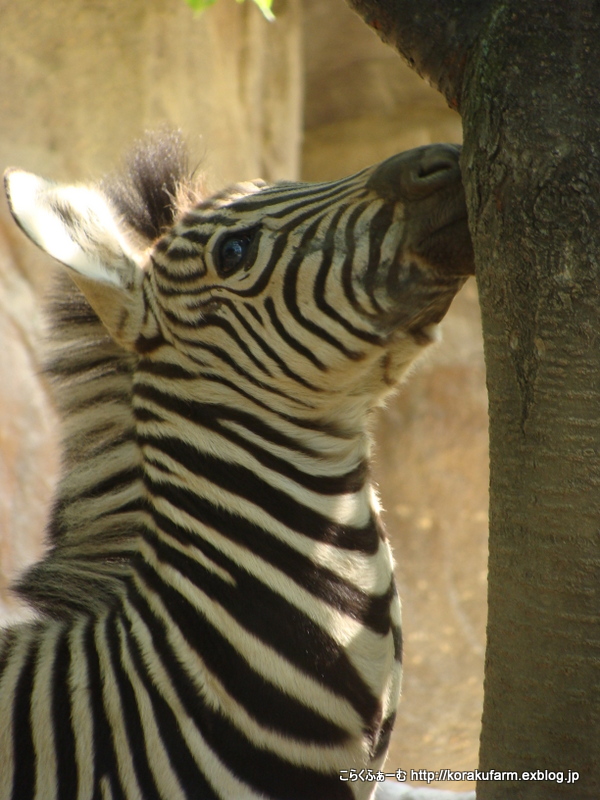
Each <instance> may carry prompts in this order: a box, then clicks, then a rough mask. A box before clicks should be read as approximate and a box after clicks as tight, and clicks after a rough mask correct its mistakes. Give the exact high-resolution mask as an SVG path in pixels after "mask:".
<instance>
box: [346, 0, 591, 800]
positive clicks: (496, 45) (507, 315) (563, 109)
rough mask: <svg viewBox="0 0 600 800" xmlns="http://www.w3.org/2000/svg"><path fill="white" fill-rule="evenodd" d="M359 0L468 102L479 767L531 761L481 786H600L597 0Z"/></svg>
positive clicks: (552, 793) (522, 789) (464, 109)
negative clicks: (484, 482)
mask: <svg viewBox="0 0 600 800" xmlns="http://www.w3.org/2000/svg"><path fill="white" fill-rule="evenodd" d="M350 4H351V5H353V6H354V7H355V8H356V10H358V11H359V13H361V15H362V16H363V17H364V18H365V19H366V21H367V22H369V23H370V24H371V25H372V26H373V27H375V28H376V29H377V30H378V31H379V32H380V34H381V35H382V38H384V39H386V40H387V41H389V42H391V43H393V44H394V45H395V46H396V47H397V48H398V49H399V50H400V52H401V53H402V55H404V57H405V58H406V59H407V60H408V61H409V62H410V63H412V64H413V65H414V66H415V67H416V68H417V69H418V71H419V72H420V73H421V74H422V75H424V76H425V77H426V78H428V79H429V80H430V81H432V82H433V83H434V85H436V86H437V87H438V88H439V89H440V90H441V91H442V92H443V93H444V94H445V96H446V98H447V100H448V102H449V103H450V104H453V105H455V106H456V107H457V108H458V110H459V111H460V113H461V115H462V118H463V125H464V138H465V143H464V152H463V174H464V180H465V186H466V191H467V196H468V201H469V215H470V223H471V229H472V234H473V243H474V249H475V255H476V262H477V280H478V285H479V291H480V301H481V309H482V318H483V330H484V339H485V351H486V364H487V373H488V392H489V404H490V470H491V472H490V559H489V594H488V598H489V618H488V643H487V653H486V677H485V700H484V713H483V728H482V735H481V750H480V767H481V769H482V770H484V771H487V770H491V769H493V770H497V771H515V772H517V773H518V777H519V778H521V780H508V781H507V780H504V781H488V780H480V782H479V783H478V798H480V799H481V800H483V799H484V798H503V799H504V798H507V797H508V798H510V799H511V800H514V799H515V798H527V800H530V799H531V800H533V798H540V800H542V798H543V800H547V798H549V797H551V798H559V797H577V798H578V799H581V800H583V799H584V798H590V800H591V798H594V800H597V798H598V797H600V622H599V610H600V599H599V579H600V492H599V487H600V202H599V198H600V160H599V151H600V142H599V140H598V120H599V119H600V63H599V61H598V58H597V52H596V50H597V48H596V44H597V42H598V41H600V8H599V7H598V4H597V2H594V0H575V2H571V3H565V2H564V0H529V2H528V3H523V2H522V0H519V1H517V0H489V1H488V2H478V0H472V1H469V0H463V2H461V3H460V4H459V3H458V2H455V3H454V4H451V3H448V2H447V0H429V2H427V0H420V1H419V2H418V3H417V2H415V1H414V0H407V1H406V2H404V1H403V0H350ZM524 771H529V772H533V773H534V775H535V778H536V780H526V779H525V778H524V776H523V775H522V773H523V772H524ZM538 771H539V772H538ZM546 771H548V772H550V773H553V772H558V773H559V776H556V777H554V778H553V777H552V775H551V774H548V773H547V772H546ZM569 771H575V772H577V773H579V778H578V780H577V782H576V783H574V784H573V783H572V782H571V783H567V781H568V780H569V778H571V780H572V779H573V778H574V775H573V773H572V772H571V773H570V772H569ZM560 773H562V775H563V779H564V782H563V783H562V784H561V783H559V781H560Z"/></svg>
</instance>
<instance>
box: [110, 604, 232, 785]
mask: <svg viewBox="0 0 600 800" xmlns="http://www.w3.org/2000/svg"><path fill="white" fill-rule="evenodd" d="M128 602H129V604H130V605H131V606H132V607H134V608H135V609H136V610H137V611H138V613H139V614H140V616H141V617H142V618H144V614H143V613H141V610H142V609H143V610H147V614H146V619H149V623H147V624H148V628H149V633H150V636H151V639H152V646H153V650H152V652H153V654H154V658H155V660H156V661H157V662H160V661H161V660H162V661H164V656H165V653H168V652H169V651H170V646H168V645H167V646H166V649H163V648H164V645H163V644H161V643H162V642H164V641H165V637H164V633H163V631H162V630H161V627H160V622H159V620H157V619H156V618H155V617H154V616H153V615H152V612H151V611H150V610H149V609H147V607H146V606H145V603H144V601H141V602H140V599H139V598H138V597H136V594H135V593H134V592H133V591H131V592H130V596H129V598H128ZM123 624H124V625H125V627H126V630H127V635H128V648H129V653H130V655H131V659H132V661H133V663H134V664H135V668H136V671H137V674H138V677H139V679H140V681H141V682H142V684H143V686H144V688H145V689H146V691H147V692H148V695H149V697H150V701H151V703H152V707H153V710H154V719H155V720H156V723H157V727H158V731H159V735H160V738H161V741H162V744H163V746H164V748H165V750H166V752H167V755H168V757H169V761H170V764H171V767H172V768H173V770H174V771H175V773H176V774H177V776H178V778H179V782H180V784H181V785H182V788H183V790H184V792H185V794H186V795H187V797H188V798H189V800H222V798H219V796H218V795H217V794H215V792H214V791H213V789H212V787H211V786H210V784H209V783H208V781H207V780H206V778H205V776H204V775H203V774H202V772H201V771H200V769H199V768H198V766H197V765H196V763H195V761H194V759H193V757H192V754H191V752H190V747H189V745H188V743H187V742H186V740H185V739H184V738H183V736H182V734H181V729H180V727H179V722H178V721H177V718H176V717H175V714H174V713H173V711H172V709H171V708H170V706H169V704H168V703H167V702H166V700H165V699H164V697H163V696H162V695H161V694H160V692H159V691H158V690H157V689H156V686H155V685H154V683H153V682H152V678H151V677H150V675H149V674H148V667H147V664H146V657H145V656H144V655H143V652H142V648H141V646H140V645H139V643H138V642H137V639H136V638H135V633H134V632H133V628H132V625H131V622H130V620H129V618H128V617H124V618H123ZM161 634H162V636H161ZM159 653H160V655H159ZM180 670H181V672H182V673H183V674H184V675H185V672H184V671H183V669H182V668H181V667H180ZM186 678H187V676H186ZM173 688H174V689H175V691H176V693H177V694H179V697H180V698H181V700H182V702H183V704H184V706H185V707H186V708H187V707H188V706H189V705H190V696H191V695H190V694H189V693H188V694H187V696H186V695H183V693H182V688H181V687H179V686H174V687H173ZM196 695H197V692H194V696H196Z"/></svg>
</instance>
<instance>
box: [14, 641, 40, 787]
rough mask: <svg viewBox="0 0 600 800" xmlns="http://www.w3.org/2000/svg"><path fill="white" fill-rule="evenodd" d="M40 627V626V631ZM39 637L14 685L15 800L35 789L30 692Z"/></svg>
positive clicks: (32, 646) (34, 758) (35, 760)
mask: <svg viewBox="0 0 600 800" xmlns="http://www.w3.org/2000/svg"><path fill="white" fill-rule="evenodd" d="M39 632H40V629H39V628H38V633H39ZM39 646H40V639H39V638H38V640H37V641H35V642H33V644H31V645H30V646H29V652H28V653H27V656H26V658H25V661H24V662H23V665H22V667H21V672H20V675H19V679H18V681H17V684H16V686H15V690H14V698H13V704H12V730H13V737H12V744H13V752H12V760H13V765H14V775H13V790H12V794H11V798H12V800H30V798H33V795H34V791H35V773H36V766H37V759H36V755H35V749H34V746H33V735H32V730H31V726H32V719H31V711H32V709H31V695H32V692H33V683H34V675H35V666H36V659H37V655H38V650H39Z"/></svg>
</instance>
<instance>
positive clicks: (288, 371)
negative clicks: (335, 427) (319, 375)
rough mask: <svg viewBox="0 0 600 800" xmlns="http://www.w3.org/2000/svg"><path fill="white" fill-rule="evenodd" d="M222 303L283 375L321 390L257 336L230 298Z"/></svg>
mask: <svg viewBox="0 0 600 800" xmlns="http://www.w3.org/2000/svg"><path fill="white" fill-rule="evenodd" d="M224 303H225V304H226V305H227V306H228V308H229V310H230V311H231V313H232V314H233V315H234V316H235V317H236V319H237V320H238V321H239V322H240V324H241V325H242V326H243V327H244V330H245V331H246V332H247V333H248V335H249V336H251V337H252V338H253V339H254V341H255V342H256V343H257V344H258V345H259V347H260V348H261V349H262V351H263V352H264V354H265V355H266V356H267V357H268V358H270V359H271V360H272V361H274V362H275V363H276V364H277V366H278V367H279V369H280V370H281V371H282V372H283V374H284V375H287V377H288V378H291V379H292V380H294V381H296V383H299V384H300V385H301V386H305V387H306V388H307V389H310V390H311V391H313V392H320V391H321V387H320V386H315V385H314V384H312V383H309V382H308V381H307V380H306V379H305V378H303V377H302V376H301V375H298V373H297V372H294V370H292V369H290V367H288V365H287V363H286V362H285V361H284V360H283V358H281V356H280V355H279V354H278V353H277V352H276V351H275V350H273V348H272V347H271V346H270V345H269V344H268V343H267V342H266V341H265V340H264V339H263V337H262V336H259V334H258V333H257V332H256V330H255V329H254V328H253V327H252V325H250V323H249V322H248V321H247V320H246V318H245V317H244V316H243V314H241V313H240V310H239V309H238V308H237V307H236V305H235V304H234V303H232V302H231V300H229V299H227V300H225V301H224ZM247 305H248V304H247V303H244V306H247Z"/></svg>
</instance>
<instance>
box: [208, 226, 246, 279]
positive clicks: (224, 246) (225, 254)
mask: <svg viewBox="0 0 600 800" xmlns="http://www.w3.org/2000/svg"><path fill="white" fill-rule="evenodd" d="M251 241H252V237H251V236H249V235H248V234H245V233H244V234H240V233H236V234H233V235H232V236H227V237H226V238H225V239H223V241H222V242H221V244H220V245H219V250H218V260H217V269H218V271H219V274H220V275H232V274H233V273H234V272H236V271H237V270H238V269H240V267H242V266H243V264H244V261H245V259H246V254H247V252H248V247H249V245H250V242H251Z"/></svg>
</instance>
